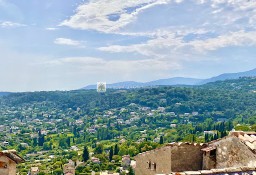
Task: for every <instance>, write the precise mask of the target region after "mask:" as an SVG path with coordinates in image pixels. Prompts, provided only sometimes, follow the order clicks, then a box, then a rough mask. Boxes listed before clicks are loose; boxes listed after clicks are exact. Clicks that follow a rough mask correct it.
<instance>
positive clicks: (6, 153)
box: [0, 150, 25, 164]
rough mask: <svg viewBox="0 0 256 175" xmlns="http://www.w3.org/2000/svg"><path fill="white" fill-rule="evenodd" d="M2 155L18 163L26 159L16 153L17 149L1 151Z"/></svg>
mask: <svg viewBox="0 0 256 175" xmlns="http://www.w3.org/2000/svg"><path fill="white" fill-rule="evenodd" d="M0 156H6V157H8V158H9V159H11V160H13V161H14V162H15V163H16V164H18V163H23V162H25V160H24V159H23V158H22V157H20V156H19V155H18V154H17V153H16V150H4V151H0Z"/></svg>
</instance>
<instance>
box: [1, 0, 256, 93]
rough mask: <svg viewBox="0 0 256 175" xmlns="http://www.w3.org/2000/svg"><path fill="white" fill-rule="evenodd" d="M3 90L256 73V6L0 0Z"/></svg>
mask: <svg viewBox="0 0 256 175" xmlns="http://www.w3.org/2000/svg"><path fill="white" fill-rule="evenodd" d="M0 52H1V57H0V61H1V64H0V67H1V69H0V81H1V83H0V91H40V90H71V89H78V88H81V87H84V86H86V85H88V84H96V82H98V81H105V82H107V83H113V82H118V81H128V80H134V81H141V82H145V81H150V80H155V79H160V78H170V77H177V76H184V77H194V78H208V77H211V76H215V75H218V74H221V73H225V72H238V71H246V70H250V69H253V68H256V57H255V56H256V0H118V1H117V0H72V1H70V0H43V1H39V0H0Z"/></svg>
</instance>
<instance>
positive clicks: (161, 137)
mask: <svg viewBox="0 0 256 175" xmlns="http://www.w3.org/2000/svg"><path fill="white" fill-rule="evenodd" d="M159 144H164V138H163V136H160V141H159Z"/></svg>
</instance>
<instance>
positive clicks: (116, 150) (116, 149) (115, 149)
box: [114, 144, 119, 155]
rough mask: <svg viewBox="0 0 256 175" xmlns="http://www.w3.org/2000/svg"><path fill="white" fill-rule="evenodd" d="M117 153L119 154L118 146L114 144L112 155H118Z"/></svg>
mask: <svg viewBox="0 0 256 175" xmlns="http://www.w3.org/2000/svg"><path fill="white" fill-rule="evenodd" d="M118 152H119V148H118V145H117V144H115V148H114V155H118Z"/></svg>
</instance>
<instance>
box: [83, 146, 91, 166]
mask: <svg viewBox="0 0 256 175" xmlns="http://www.w3.org/2000/svg"><path fill="white" fill-rule="evenodd" d="M82 157H83V161H84V162H86V161H87V160H89V151H88V148H87V146H84V151H83V155H82Z"/></svg>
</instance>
